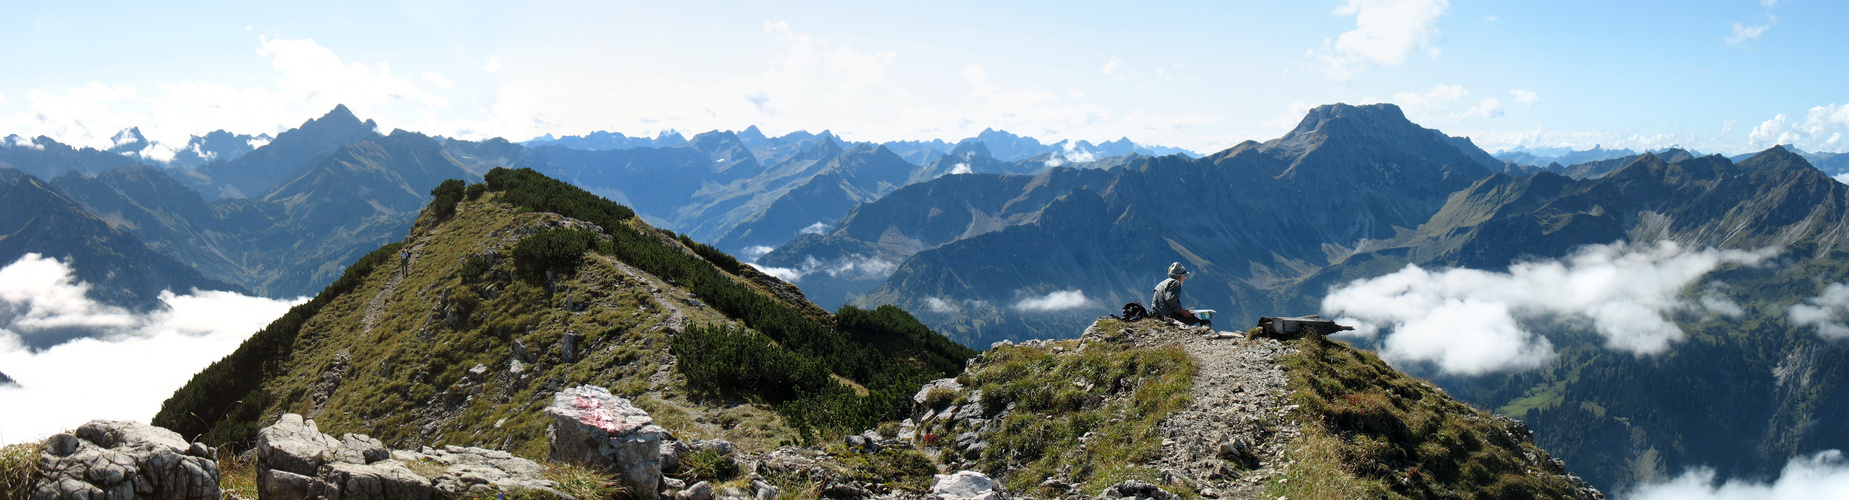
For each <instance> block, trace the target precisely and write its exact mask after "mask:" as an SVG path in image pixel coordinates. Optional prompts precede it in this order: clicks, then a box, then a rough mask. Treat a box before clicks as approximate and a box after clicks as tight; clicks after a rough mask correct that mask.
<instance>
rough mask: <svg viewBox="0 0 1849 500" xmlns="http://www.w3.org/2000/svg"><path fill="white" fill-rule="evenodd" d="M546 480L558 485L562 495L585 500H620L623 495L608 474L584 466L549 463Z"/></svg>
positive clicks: (620, 488) (619, 487) (547, 464)
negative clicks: (609, 499)
mask: <svg viewBox="0 0 1849 500" xmlns="http://www.w3.org/2000/svg"><path fill="white" fill-rule="evenodd" d="M546 479H548V480H551V481H552V482H554V483H558V488H557V489H558V490H559V492H560V493H564V494H567V495H571V496H574V497H578V498H580V499H583V500H596V499H604V498H618V497H619V496H621V494H622V493H623V491H622V487H621V486H620V485H618V484H616V482H615V481H612V480H610V476H609V475H608V474H605V473H603V472H601V471H598V470H597V469H592V468H589V467H585V466H582V465H576V464H570V463H564V462H547V463H546Z"/></svg>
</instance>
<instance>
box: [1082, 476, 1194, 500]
mask: <svg viewBox="0 0 1849 500" xmlns="http://www.w3.org/2000/svg"><path fill="white" fill-rule="evenodd" d="M1118 499H1130V500H1181V495H1176V494H1174V493H1169V492H1168V491H1167V490H1164V489H1162V487H1160V486H1156V485H1153V484H1149V483H1145V482H1142V481H1137V480H1135V479H1131V480H1128V481H1124V482H1121V483H1117V484H1114V485H1111V487H1109V488H1105V489H1104V491H1102V492H1099V493H1098V500H1118Z"/></svg>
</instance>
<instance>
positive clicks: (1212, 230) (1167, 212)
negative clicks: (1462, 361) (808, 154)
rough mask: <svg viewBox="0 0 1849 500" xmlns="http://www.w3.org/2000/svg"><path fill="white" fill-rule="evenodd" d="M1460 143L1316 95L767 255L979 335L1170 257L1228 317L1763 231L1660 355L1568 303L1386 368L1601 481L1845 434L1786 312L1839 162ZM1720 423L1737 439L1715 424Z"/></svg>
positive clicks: (1758, 471)
mask: <svg viewBox="0 0 1849 500" xmlns="http://www.w3.org/2000/svg"><path fill="white" fill-rule="evenodd" d="M1474 149H1475V148H1474V147H1473V146H1469V145H1468V143H1466V142H1464V141H1461V140H1458V138H1453V137H1448V136H1445V135H1443V134H1442V133H1439V132H1436V131H1432V130H1429V129H1424V128H1421V127H1418V126H1417V125H1414V124H1412V123H1411V122H1409V121H1406V120H1405V118H1404V116H1403V115H1401V114H1400V113H1399V112H1398V110H1397V109H1396V108H1394V107H1392V106H1391V105H1371V106H1347V105H1339V104H1338V105H1332V106H1324V107H1321V108H1317V109H1316V110H1313V111H1311V112H1310V113H1309V115H1308V116H1306V118H1305V119H1304V120H1303V122H1302V123H1301V124H1300V125H1299V126H1298V127H1297V128H1296V129H1295V130H1292V131H1291V132H1290V133H1288V134H1286V135H1285V136H1283V137H1281V138H1279V139H1275V140H1272V141H1268V142H1265V143H1255V142H1248V143H1245V144H1241V145H1238V146H1235V147H1234V148H1232V149H1229V150H1227V151H1223V152H1220V153H1216V154H1213V155H1209V156H1206V157H1203V158H1200V159H1197V160H1187V159H1183V158H1177V157H1163V158H1146V159H1139V160H1135V161H1132V162H1129V163H1127V164H1124V165H1122V166H1120V167H1117V168H1113V169H1110V170H1106V171H1102V172H1086V171H1079V170H1066V169H1057V168H1056V169H1052V170H1049V171H1047V172H1044V173H1041V174H1039V175H1035V176H1021V175H975V176H961V177H957V178H944V179H936V180H932V181H927V182H921V183H917V184H913V185H910V186H907V187H905V188H902V189H900V190H898V191H895V192H894V193H892V194H890V195H888V196H886V197H884V198H882V199H881V200H879V201H876V202H874V203H870V204H863V205H861V206H858V207H856V208H855V209H854V210H853V211H852V212H850V213H849V214H848V215H847V216H846V217H844V218H843V219H842V220H841V221H840V222H839V223H838V224H836V225H835V228H834V229H833V230H831V231H829V232H827V233H824V234H819V235H808V236H804V237H801V238H798V239H796V240H793V241H792V242H790V243H789V244H786V245H784V246H782V247H780V248H778V249H776V250H774V251H772V252H770V253H768V254H767V255H765V256H764V257H763V258H761V259H759V261H758V263H759V264H760V265H763V266H766V267H767V268H771V269H772V270H773V271H774V272H779V273H782V274H784V275H787V276H790V277H791V278H793V279H795V280H796V281H797V282H798V283H800V284H802V285H803V286H804V288H805V290H806V291H810V292H811V294H812V296H814V297H816V298H817V300H818V302H820V303H822V304H828V303H829V302H830V301H831V300H842V301H843V302H844V303H847V304H851V305H855V306H858V307H871V306H876V305H880V304H896V305H900V306H901V307H905V308H907V309H908V310H912V311H915V312H916V313H917V315H918V316H919V318H920V320H921V321H924V322H925V323H926V324H929V325H931V326H932V327H933V328H937V329H940V330H942V331H944V332H945V333H946V335H948V336H950V337H952V338H954V339H957V340H958V341H960V342H964V343H966V344H970V345H984V344H986V343H989V342H992V341H996V340H1002V339H1015V340H1018V339H1023V338H1036V337H1042V336H1048V335H1055V334H1056V332H1059V331H1062V330H1065V329H1069V328H1073V327H1074V325H1083V324H1084V323H1085V322H1087V321H1089V319H1090V318H1094V317H1097V316H1099V315H1103V314H1108V313H1114V312H1116V311H1117V310H1118V306H1120V305H1122V304H1123V303H1125V302H1132V301H1136V302H1144V301H1147V300H1148V298H1147V297H1148V294H1149V293H1150V292H1149V288H1150V287H1151V286H1152V285H1153V284H1154V283H1155V282H1157V281H1159V280H1160V279H1161V278H1162V277H1163V276H1162V274H1161V273H1162V270H1163V269H1165V268H1166V266H1167V264H1168V263H1169V262H1181V263H1182V264H1183V265H1184V266H1186V267H1188V268H1189V269H1191V270H1192V271H1193V273H1192V277H1191V278H1190V281H1189V283H1188V285H1187V287H1186V292H1185V294H1186V295H1185V296H1184V297H1185V298H1184V302H1185V303H1187V304H1188V305H1190V306H1193V307H1209V308H1214V309H1217V310H1218V311H1219V314H1218V315H1217V316H1216V318H1215V321H1216V324H1230V325H1233V326H1241V325H1247V324H1251V322H1253V321H1255V320H1256V319H1257V318H1258V317H1259V316H1275V315H1278V314H1310V313H1317V312H1323V308H1324V306H1323V302H1322V301H1323V299H1324V297H1325V295H1326V294H1328V293H1329V292H1330V291H1331V290H1333V289H1335V288H1337V287H1340V286H1343V285H1345V284H1349V283H1354V282H1356V280H1363V279H1368V278H1374V277H1379V276H1383V275H1387V274H1390V273H1394V272H1395V271H1399V270H1401V269H1405V268H1407V266H1409V265H1413V266H1421V267H1423V268H1426V269H1438V270H1443V269H1478V270H1500V269H1505V268H1511V266H1515V265H1518V264H1521V263H1524V262H1535V261H1547V260H1548V259H1566V258H1569V257H1571V256H1572V255H1574V253H1575V252H1577V251H1580V249H1583V248H1588V245H1595V246H1596V245H1609V244H1613V243H1614V242H1618V243H1620V244H1631V245H1646V246H1648V245H1657V244H1660V243H1661V242H1670V243H1674V244H1675V245H1678V248H1688V249H1703V248H1714V249H1723V250H1734V251H1741V252H1755V251H1765V250H1763V249H1766V248H1774V249H1777V251H1778V252H1780V253H1779V255H1780V257H1778V258H1777V263H1776V264H1771V265H1765V266H1757V267H1756V266H1721V267H1720V268H1719V270H1717V271H1716V272H1715V275H1714V276H1712V277H1711V278H1710V280H1709V281H1706V282H1705V283H1707V284H1704V285H1701V286H1699V287H1696V288H1697V289H1692V290H1686V291H1683V292H1682V293H1686V294H1688V295H1689V296H1690V297H1691V298H1690V299H1688V300H1690V301H1694V300H1695V296H1698V295H1699V296H1703V297H1710V299H1713V300H1717V301H1719V303H1721V304H1722V306H1720V307H1722V309H1723V310H1725V309H1730V308H1728V307H1725V305H1727V304H1734V303H1736V302H1737V303H1739V304H1741V305H1740V306H1739V307H1740V309H1739V313H1738V315H1737V316H1724V315H1723V316H1702V315H1699V314H1692V313H1687V314H1679V315H1675V316H1673V317H1671V318H1670V319H1669V321H1670V322H1671V323H1672V324H1674V325H1677V328H1679V329H1680V330H1681V331H1683V332H1687V335H1688V337H1687V338H1688V339H1689V340H1687V341H1685V342H1681V343H1677V344H1675V345H1674V347H1670V348H1669V349H1670V350H1669V352H1670V354H1667V355H1660V356H1647V355H1638V356H1632V355H1630V354H1624V353H1622V352H1614V351H1612V350H1610V349H1611V348H1609V347H1607V346H1608V342H1614V341H1608V340H1607V337H1604V336H1601V335H1595V334H1592V333H1591V330H1590V329H1589V328H1587V327H1586V326H1584V325H1579V326H1575V325H1574V324H1571V323H1570V322H1569V323H1564V324H1556V325H1551V326H1549V325H1543V326H1541V327H1537V328H1540V329H1541V330H1540V331H1542V332H1543V335H1544V336H1545V337H1546V339H1547V340H1550V341H1551V346H1552V348H1553V349H1554V350H1555V351H1556V352H1558V357H1557V358H1553V359H1552V360H1551V361H1550V362H1548V363H1546V364H1544V365H1542V366H1541V367H1540V368H1537V369H1528V370H1500V371H1496V372H1493V373H1487V374H1476V375H1453V374H1448V373H1446V372H1443V371H1440V370H1438V369H1436V368H1435V367H1430V366H1422V365H1419V364H1416V363H1415V364H1412V365H1408V366H1404V367H1402V368H1404V369H1410V370H1413V371H1414V372H1415V373H1419V374H1422V375H1424V376H1429V377H1433V378H1434V379H1435V380H1437V381H1439V383H1441V384H1442V385H1444V386H1445V387H1447V388H1448V389H1450V390H1451V391H1453V393H1454V394H1458V395H1459V396H1460V397H1462V398H1463V399H1465V400H1468V401H1471V402H1473V403H1475V404H1480V405H1484V406H1488V407H1493V408H1499V409H1502V410H1503V411H1504V412H1505V413H1507V414H1511V415H1517V416H1522V417H1523V418H1525V419H1526V420H1528V422H1529V423H1530V424H1531V425H1533V426H1534V427H1535V429H1536V430H1537V431H1538V432H1539V433H1540V435H1541V436H1543V437H1542V438H1540V441H1539V442H1541V443H1543V445H1544V446H1546V447H1548V448H1549V449H1550V450H1556V452H1558V453H1560V454H1561V455H1562V456H1563V457H1565V458H1567V459H1568V460H1570V461H1572V462H1573V463H1586V464H1596V465H1591V466H1589V467H1590V468H1589V469H1587V471H1588V472H1587V475H1588V478H1589V479H1591V480H1592V481H1593V483H1594V484H1596V485H1599V486H1600V487H1602V488H1607V489H1611V488H1613V487H1619V486H1624V485H1632V484H1639V483H1642V482H1647V481H1658V480H1661V479H1662V478H1663V477H1665V476H1666V475H1668V474H1672V473H1674V472H1675V471H1678V470H1681V469H1682V468H1685V467H1695V466H1710V467H1715V468H1717V469H1718V470H1719V471H1720V472H1721V473H1722V474H1724V475H1740V476H1750V477H1765V476H1768V475H1771V474H1775V473H1776V472H1777V471H1778V470H1779V468H1780V467H1782V466H1783V465H1784V464H1785V463H1786V461H1787V460H1788V459H1791V458H1793V457H1798V456H1803V455H1807V454H1809V453H1812V452H1814V451H1816V450H1820V449H1830V448H1837V449H1840V448H1843V447H1845V446H1849V436H1845V435H1840V434H1839V433H1836V432H1835V431H1834V430H1833V429H1826V428H1824V427H1820V426H1818V425H1815V422H1829V421H1833V420H1834V419H1839V418H1844V417H1846V416H1849V415H1845V414H1844V412H1845V411H1846V410H1844V408H1849V405H1845V404H1844V403H1843V401H1845V399H1844V396H1845V395H1843V394H1841V391H1838V390H1834V389H1831V388H1833V387H1837V386H1838V385H1837V384H1841V383H1843V381H1844V380H1843V379H1842V375H1841V373H1843V372H1842V368H1841V366H1842V365H1841V363H1840V362H1838V361H1836V360H1839V359H1843V354H1849V353H1844V352H1843V346H1842V345H1841V344H1840V343H1838V342H1836V341H1833V340H1831V339H1830V338H1827V337H1822V336H1820V335H1819V334H1818V331H1817V330H1816V328H1815V327H1812V326H1805V325H1803V324H1799V323H1797V322H1794V321H1793V320H1791V319H1789V318H1788V317H1787V316H1786V311H1787V310H1789V309H1790V308H1791V307H1793V306H1794V305H1798V304H1803V303H1806V302H1805V301H1806V300H1810V298H1811V297H1819V296H1821V295H1822V294H1823V292H1824V289H1825V287H1826V286H1827V285H1830V284H1831V283H1836V282H1841V281H1843V280H1845V279H1849V269H1845V268H1843V266H1841V265H1840V264H1839V263H1840V262H1841V261H1842V259H1843V257H1842V256H1841V255H1842V254H1841V252H1842V248H1843V243H1844V239H1843V238H1845V234H1849V232H1845V231H1843V230H1842V228H1843V227H1845V224H1849V223H1845V217H1846V216H1849V201H1845V199H1844V192H1845V189H1846V187H1845V186H1844V185H1843V184H1842V183H1840V182H1836V181H1835V180H1832V179H1831V178H1830V176H1829V175H1826V174H1825V172H1822V171H1819V170H1818V169H1817V168H1815V167H1814V166H1813V165H1811V164H1810V163H1809V162H1808V161H1807V160H1806V158H1805V157H1804V156H1803V155H1800V154H1798V153H1796V152H1793V151H1791V150H1788V149H1785V148H1782V147H1774V148H1772V149H1769V150H1766V151H1764V152H1761V153H1757V154H1754V155H1751V156H1750V157H1744V159H1742V160H1741V161H1739V162H1738V163H1736V162H1735V161H1734V160H1731V159H1729V158H1725V157H1721V156H1716V155H1709V156H1698V155H1697V154H1695V153H1691V152H1688V151H1683V150H1673V149H1672V150H1665V151H1659V152H1652V153H1645V154H1640V155H1632V156H1627V157H1621V158H1613V159H1606V160H1598V161H1592V162H1587V163H1581V164H1577V165H1573V166H1571V167H1567V168H1563V169H1561V170H1562V173H1555V172H1553V171H1551V170H1552V169H1546V170H1539V171H1533V172H1531V173H1525V174H1520V175H1516V174H1512V173H1511V172H1510V171H1509V169H1507V168H1506V164H1505V165H1495V164H1491V163H1490V162H1487V161H1482V160H1481V158H1482V157H1483V156H1486V155H1482V154H1480V153H1481V151H1480V150H1476V151H1473V150H1474ZM1492 161H1493V160H1492ZM862 263H868V264H871V265H865V264H862ZM856 264H861V265H860V267H853V266H852V265H856ZM843 269H847V270H849V271H852V270H859V269H873V270H876V271H877V272H866V273H854V272H849V271H841V270H843ZM1703 290H1706V291H1703ZM1703 294H1708V295H1703ZM1714 294H1718V295H1714ZM1721 299H1725V300H1721ZM1643 314H1651V315H1654V314H1656V313H1654V312H1646V313H1643ZM1375 346H1376V347H1381V346H1380V345H1375ZM1779 374H1785V375H1779ZM1794 374H1796V375H1794ZM1799 375H1802V376H1799ZM1739 429H1751V432H1745V433H1741V432H1738V430H1739ZM1718 435H1732V436H1737V438H1735V439H1728V440H1714V439H1708V438H1707V436H1718Z"/></svg>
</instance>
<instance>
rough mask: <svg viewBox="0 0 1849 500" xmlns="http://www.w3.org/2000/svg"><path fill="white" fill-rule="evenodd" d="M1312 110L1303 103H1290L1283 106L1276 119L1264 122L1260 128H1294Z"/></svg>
mask: <svg viewBox="0 0 1849 500" xmlns="http://www.w3.org/2000/svg"><path fill="white" fill-rule="evenodd" d="M1314 108H1315V107H1314V106H1311V105H1310V104H1309V103H1306V102H1303V101H1291V103H1290V105H1288V106H1284V111H1283V112H1280V113H1278V117H1277V118H1273V119H1271V121H1268V122H1265V123H1264V124H1262V125H1261V126H1263V127H1265V128H1268V129H1274V130H1275V129H1290V128H1295V127H1296V126H1297V124H1299V123H1302V122H1303V117H1304V116H1305V115H1308V114H1310V110H1311V109H1314Z"/></svg>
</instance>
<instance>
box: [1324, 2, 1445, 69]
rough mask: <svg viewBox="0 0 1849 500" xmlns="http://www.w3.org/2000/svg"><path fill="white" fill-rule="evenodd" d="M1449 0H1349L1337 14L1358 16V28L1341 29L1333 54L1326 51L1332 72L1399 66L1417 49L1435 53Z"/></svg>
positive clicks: (1336, 11) (1327, 61)
mask: <svg viewBox="0 0 1849 500" xmlns="http://www.w3.org/2000/svg"><path fill="white" fill-rule="evenodd" d="M1449 7H1450V2H1449V1H1448V0H1348V3H1346V4H1343V5H1341V6H1339V7H1336V8H1335V12H1334V13H1335V14H1336V15H1342V16H1348V15H1353V16H1355V29H1354V30H1351V31H1348V32H1346V33H1342V34H1341V36H1339V37H1337V38H1336V40H1335V42H1334V45H1333V52H1334V53H1333V54H1330V55H1324V56H1323V61H1324V63H1325V64H1327V68H1326V71H1328V73H1329V74H1330V75H1331V76H1336V77H1343V78H1345V77H1347V76H1349V75H1352V74H1353V73H1354V72H1356V71H1359V70H1361V69H1365V68H1367V67H1369V66H1399V65H1401V64H1404V63H1405V62H1406V57H1407V56H1409V55H1411V54H1412V53H1413V52H1415V51H1420V50H1423V51H1425V52H1426V53H1427V54H1430V55H1431V56H1433V57H1436V56H1437V55H1438V48H1437V47H1436V46H1434V45H1433V43H1432V39H1433V38H1436V37H1437V36H1438V18H1439V17H1441V16H1443V15H1444V13H1445V9H1447V8H1449Z"/></svg>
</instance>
